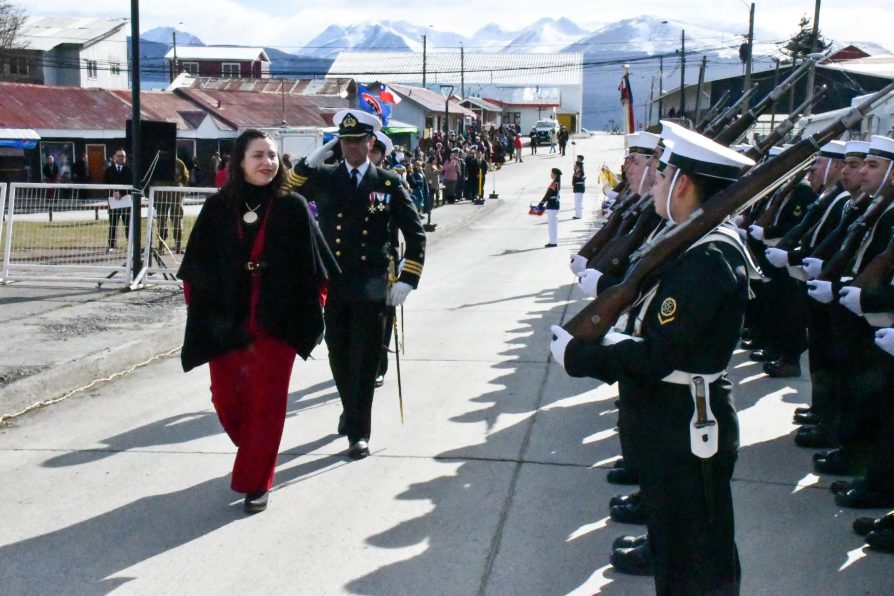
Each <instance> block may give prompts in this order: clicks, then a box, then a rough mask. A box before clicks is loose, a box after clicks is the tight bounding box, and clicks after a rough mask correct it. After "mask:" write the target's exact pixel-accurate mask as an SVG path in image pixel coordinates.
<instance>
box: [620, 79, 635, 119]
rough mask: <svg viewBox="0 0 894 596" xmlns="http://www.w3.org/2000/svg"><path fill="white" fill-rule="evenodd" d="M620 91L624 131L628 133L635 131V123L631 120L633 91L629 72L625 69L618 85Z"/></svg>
mask: <svg viewBox="0 0 894 596" xmlns="http://www.w3.org/2000/svg"><path fill="white" fill-rule="evenodd" d="M618 91H620V92H621V109H622V110H624V132H625V133H626V134H630V133H632V132H636V123H635V122H634V120H633V91H632V90H631V89H630V73H629V72H627V71H625V72H624V76H623V77H621V84H620V85H618Z"/></svg>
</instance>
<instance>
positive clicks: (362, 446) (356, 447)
mask: <svg viewBox="0 0 894 596" xmlns="http://www.w3.org/2000/svg"><path fill="white" fill-rule="evenodd" d="M348 457H350V458H351V459H354V460H357V459H363V458H365V457H369V444H368V443H367V442H366V441H365V440H364V439H360V440H359V441H356V442H354V443H351V446H350V447H349V448H348Z"/></svg>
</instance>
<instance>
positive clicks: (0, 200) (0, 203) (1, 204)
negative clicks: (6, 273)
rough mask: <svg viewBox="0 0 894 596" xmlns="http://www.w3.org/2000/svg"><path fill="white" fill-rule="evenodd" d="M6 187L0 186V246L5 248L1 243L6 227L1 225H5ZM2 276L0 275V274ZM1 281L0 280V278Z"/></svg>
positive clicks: (4, 185)
mask: <svg viewBox="0 0 894 596" xmlns="http://www.w3.org/2000/svg"><path fill="white" fill-rule="evenodd" d="M7 188H8V187H7V186H6V184H0V246H6V243H5V242H4V241H3V240H4V239H5V238H6V226H4V225H2V224H4V223H6V189H7ZM0 275H2V273H0ZM0 281H2V278H0Z"/></svg>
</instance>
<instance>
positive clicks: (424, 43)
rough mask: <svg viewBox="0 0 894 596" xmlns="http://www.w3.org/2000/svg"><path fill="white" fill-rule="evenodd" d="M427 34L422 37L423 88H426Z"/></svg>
mask: <svg viewBox="0 0 894 596" xmlns="http://www.w3.org/2000/svg"><path fill="white" fill-rule="evenodd" d="M425 37H426V36H425V34H423V35H422V86H423V87H425V59H426V39H425Z"/></svg>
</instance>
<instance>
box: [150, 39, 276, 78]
mask: <svg viewBox="0 0 894 596" xmlns="http://www.w3.org/2000/svg"><path fill="white" fill-rule="evenodd" d="M165 60H167V61H168V69H169V72H170V75H171V80H172V81H173V80H174V79H175V78H176V77H177V75H179V74H180V73H181V72H186V73H189V74H190V75H192V76H194V77H214V78H222V79H268V78H270V58H268V57H267V53H266V52H265V51H264V49H263V48H243V47H238V46H179V47H177V48H172V49H171V50H169V51H168V53H167V54H165Z"/></svg>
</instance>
